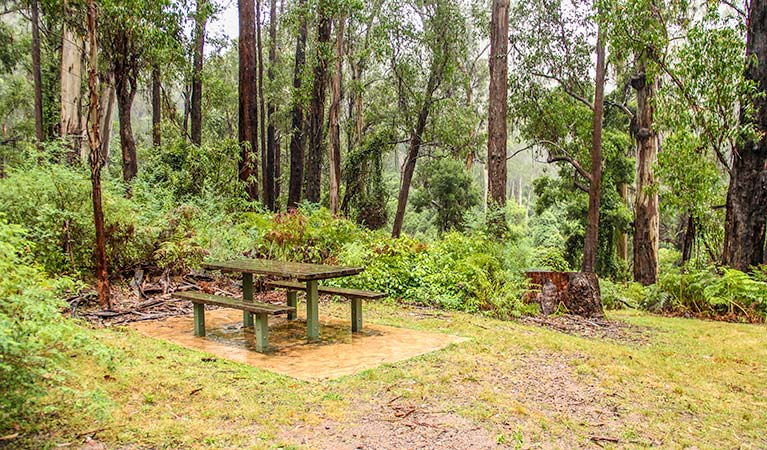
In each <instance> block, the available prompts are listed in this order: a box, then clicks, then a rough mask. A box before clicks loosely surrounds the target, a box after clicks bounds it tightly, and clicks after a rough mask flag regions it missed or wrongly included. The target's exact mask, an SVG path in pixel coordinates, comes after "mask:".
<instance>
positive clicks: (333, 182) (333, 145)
mask: <svg viewBox="0 0 767 450" xmlns="http://www.w3.org/2000/svg"><path fill="white" fill-rule="evenodd" d="M345 24H346V17H344V16H341V17H339V18H338V26H337V27H336V61H335V62H336V67H335V71H334V72H333V82H332V88H333V97H332V100H331V101H330V155H329V157H330V158H329V161H330V192H329V195H330V212H331V213H332V214H333V215H336V214H338V206H339V196H340V195H341V128H340V127H339V123H338V117H339V115H340V110H341V77H342V73H341V70H342V68H343V58H344V25H345Z"/></svg>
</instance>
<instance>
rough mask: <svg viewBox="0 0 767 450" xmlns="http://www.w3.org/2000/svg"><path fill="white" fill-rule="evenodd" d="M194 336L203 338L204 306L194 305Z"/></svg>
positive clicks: (200, 304)
mask: <svg viewBox="0 0 767 450" xmlns="http://www.w3.org/2000/svg"><path fill="white" fill-rule="evenodd" d="M194 335H195V336H205V305H204V304H202V303H195V304H194Z"/></svg>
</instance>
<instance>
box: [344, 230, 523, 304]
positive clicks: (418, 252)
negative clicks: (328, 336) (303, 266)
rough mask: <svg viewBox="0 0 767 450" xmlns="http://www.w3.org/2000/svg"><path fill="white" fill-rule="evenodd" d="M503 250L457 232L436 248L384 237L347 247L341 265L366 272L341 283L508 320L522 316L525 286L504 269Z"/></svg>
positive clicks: (481, 237)
mask: <svg viewBox="0 0 767 450" xmlns="http://www.w3.org/2000/svg"><path fill="white" fill-rule="evenodd" d="M503 251H504V249H503V247H502V246H501V245H499V244H497V243H494V242H492V241H491V240H489V239H488V238H486V237H485V236H484V235H481V234H473V235H464V234H461V233H457V232H452V233H448V234H446V235H444V236H443V239H441V240H439V241H436V242H434V243H433V244H431V245H427V244H425V243H423V242H420V241H418V240H415V239H413V238H410V237H401V238H399V239H396V240H391V239H390V238H388V237H380V238H378V239H376V240H374V241H373V242H371V243H370V244H365V243H364V242H357V243H349V244H347V245H345V246H344V250H343V251H342V253H341V255H340V257H339V259H340V260H341V262H342V263H344V264H349V265H364V266H365V267H366V269H365V271H364V272H362V274H360V275H359V276H356V277H351V278H348V279H339V280H337V281H336V283H339V284H343V285H348V286H353V287H360V288H365V289H374V290H380V291H382V292H386V293H387V294H389V295H390V296H391V297H393V298H399V299H403V300H405V301H409V302H413V303H417V304H421V305H426V306H434V307H440V308H444V309H450V310H460V311H467V312H487V313H489V314H492V315H494V316H498V317H509V316H512V315H518V314H519V311H520V310H521V308H522V304H521V295H522V291H523V289H524V288H525V286H526V283H525V281H524V279H523V277H522V274H521V273H520V272H518V271H511V270H509V269H508V268H507V267H505V266H504V258H503Z"/></svg>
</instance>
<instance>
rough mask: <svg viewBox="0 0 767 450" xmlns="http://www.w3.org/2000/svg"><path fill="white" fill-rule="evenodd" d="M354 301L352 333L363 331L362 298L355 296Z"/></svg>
mask: <svg viewBox="0 0 767 450" xmlns="http://www.w3.org/2000/svg"><path fill="white" fill-rule="evenodd" d="M351 303H352V333H357V332H359V331H362V299H361V298H353V299H351Z"/></svg>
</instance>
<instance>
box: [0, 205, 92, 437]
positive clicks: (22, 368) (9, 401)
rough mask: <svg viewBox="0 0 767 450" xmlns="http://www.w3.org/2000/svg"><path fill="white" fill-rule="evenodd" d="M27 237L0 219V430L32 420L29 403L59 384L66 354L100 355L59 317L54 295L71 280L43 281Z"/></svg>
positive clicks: (71, 284)
mask: <svg viewBox="0 0 767 450" xmlns="http://www.w3.org/2000/svg"><path fill="white" fill-rule="evenodd" d="M26 234H28V233H27V232H26V231H25V230H24V229H23V228H21V227H19V226H17V225H9V224H8V222H7V220H6V219H5V218H4V217H2V216H1V215H0V272H1V273H2V274H3V276H2V277H0V298H2V299H3V300H2V302H0V407H1V408H0V431H8V430H9V429H11V427H12V426H15V425H18V421H20V420H23V419H24V418H25V417H29V416H31V415H32V413H33V412H34V408H33V407H32V408H30V406H34V405H33V401H34V400H35V399H36V398H39V397H40V396H41V395H43V394H45V393H46V390H47V388H48V387H49V386H50V385H54V384H59V383H61V382H62V381H63V375H62V374H63V373H65V372H63V371H64V370H65V369H66V367H67V364H68V361H69V358H67V356H68V355H67V353H68V352H69V351H70V350H74V349H78V350H81V351H82V350H83V349H85V350H86V351H92V350H98V351H101V350H100V349H98V348H96V347H94V345H93V344H92V342H90V341H89V339H88V337H87V335H86V333H85V332H84V331H83V330H82V329H81V328H79V327H77V326H75V325H74V324H73V322H72V321H70V320H67V319H65V318H64V317H62V316H61V314H59V310H60V309H61V308H62V307H63V306H64V305H65V304H64V303H63V302H62V301H61V300H58V296H57V293H60V292H62V290H64V289H67V288H69V289H72V288H73V287H74V282H73V281H72V280H71V279H69V278H62V277H57V278H56V279H55V280H49V279H47V278H45V276H44V274H43V271H42V270H41V269H40V268H39V267H37V266H35V265H34V264H33V263H32V261H31V259H30V255H31V254H32V253H33V251H32V250H33V249H34V245H33V244H32V243H31V242H30V241H28V240H26V239H25V238H24V236H25V235H26Z"/></svg>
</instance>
